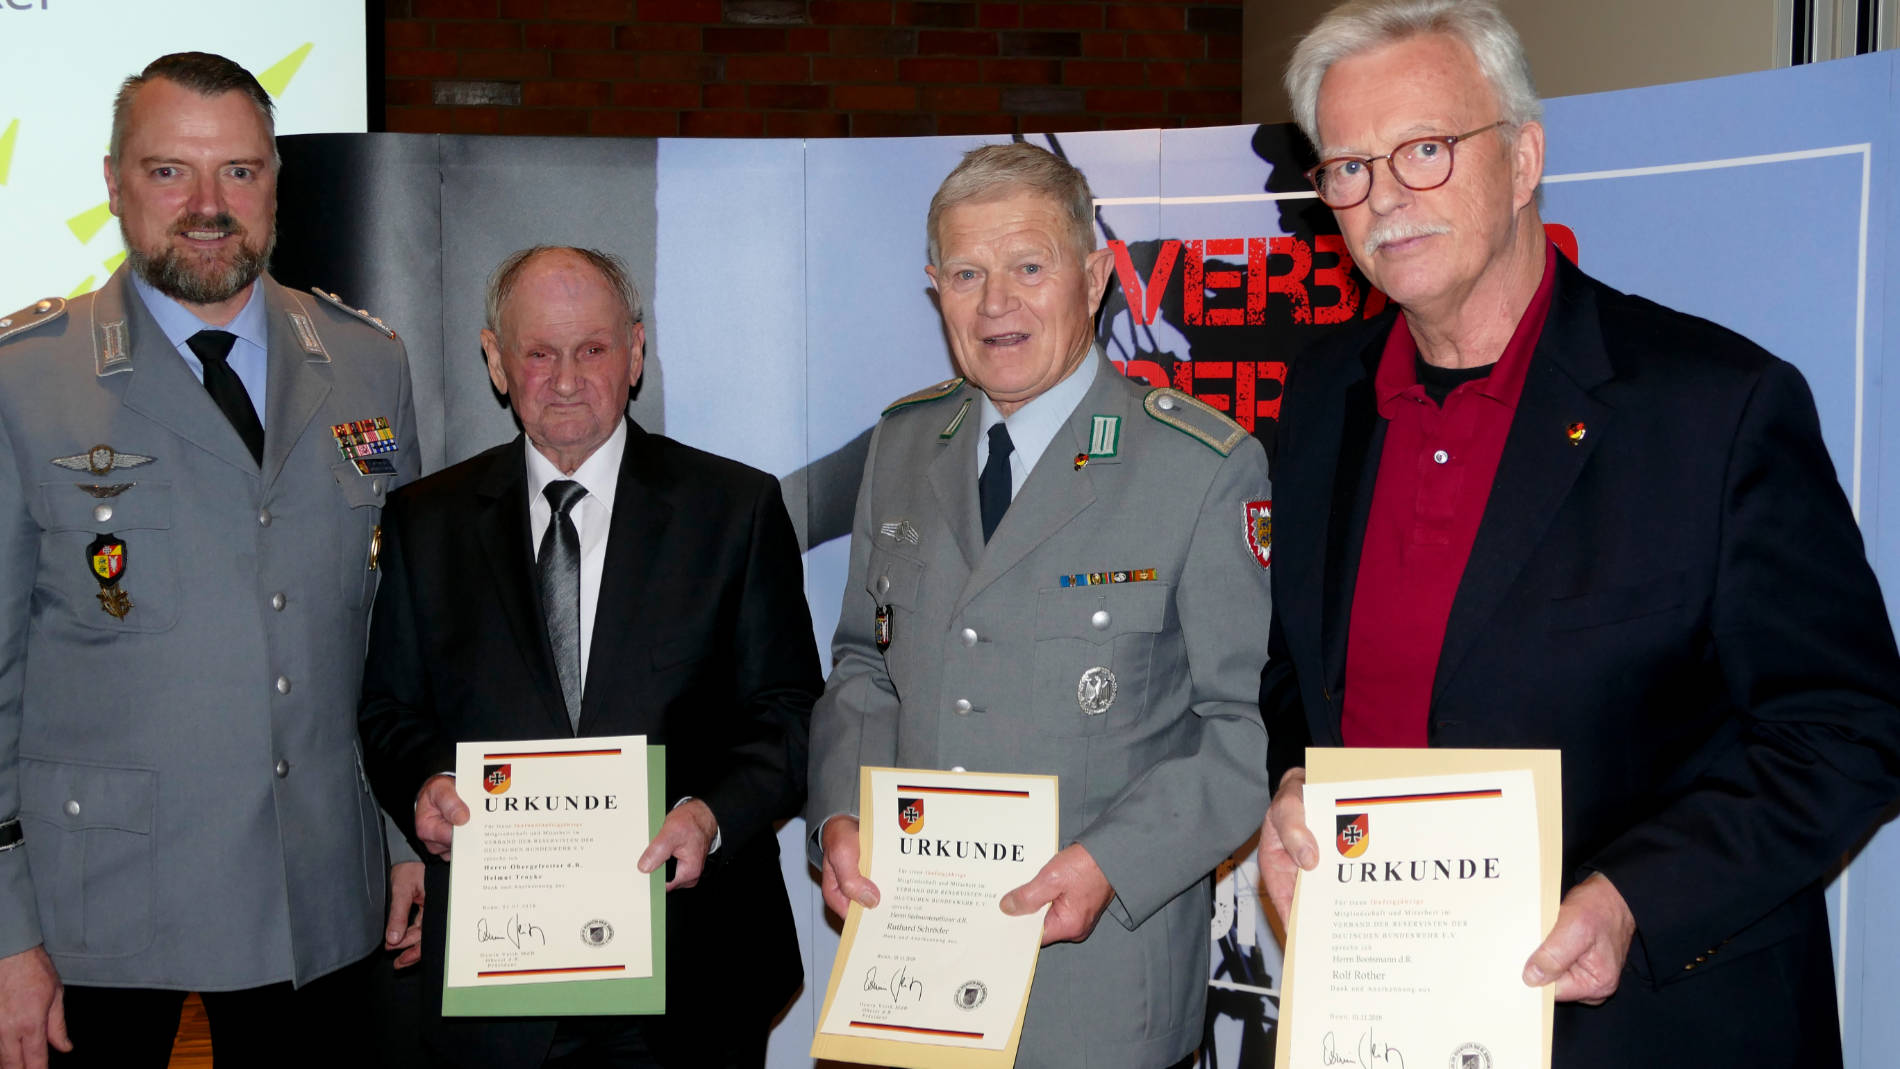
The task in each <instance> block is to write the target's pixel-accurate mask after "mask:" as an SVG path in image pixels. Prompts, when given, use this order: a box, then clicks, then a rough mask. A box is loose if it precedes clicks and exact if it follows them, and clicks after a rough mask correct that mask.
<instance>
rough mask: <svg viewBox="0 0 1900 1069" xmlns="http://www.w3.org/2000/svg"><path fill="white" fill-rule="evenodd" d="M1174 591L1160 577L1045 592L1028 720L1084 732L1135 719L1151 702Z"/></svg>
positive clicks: (1039, 603)
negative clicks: (1158, 647)
mask: <svg viewBox="0 0 1900 1069" xmlns="http://www.w3.org/2000/svg"><path fill="white" fill-rule="evenodd" d="M1171 591H1172V587H1171V586H1170V584H1167V583H1162V582H1146V583H1111V584H1108V585H1105V586H1082V587H1065V588H1056V589H1047V590H1042V591H1039V592H1038V593H1037V595H1036V651H1035V683H1034V689H1033V691H1032V693H1033V695H1034V699H1033V702H1032V705H1033V709H1034V714H1033V716H1032V718H1031V720H1030V727H1031V728H1032V729H1033V730H1035V731H1038V732H1041V733H1044V734H1048V735H1058V736H1081V735H1105V734H1112V733H1114V732H1116V731H1120V730H1123V729H1124V728H1127V727H1128V726H1130V725H1132V724H1134V723H1135V722H1136V721H1137V720H1138V719H1139V718H1140V717H1141V716H1142V715H1143V713H1144V712H1145V711H1146V710H1147V707H1148V697H1149V695H1148V691H1149V687H1150V684H1151V682H1152V672H1151V667H1152V662H1153V659H1154V647H1155V636H1156V635H1158V634H1160V632H1161V631H1162V630H1163V628H1165V627H1166V626H1167V619H1168V600H1169V595H1170V593H1171Z"/></svg>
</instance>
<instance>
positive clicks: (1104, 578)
mask: <svg viewBox="0 0 1900 1069" xmlns="http://www.w3.org/2000/svg"><path fill="white" fill-rule="evenodd" d="M928 231H929V238H930V265H929V266H928V267H926V268H925V271H926V273H927V274H928V275H929V276H930V279H931V281H932V283H933V284H934V285H935V287H936V290H937V295H938V298H939V302H940V304H941V308H942V312H943V319H944V325H945V333H946V334H947V335H948V336H949V339H950V347H951V351H952V353H953V354H954V356H955V358H956V363H957V366H958V369H959V370H960V371H962V373H963V376H964V377H962V378H956V379H952V380H950V381H948V382H945V383H941V384H939V385H937V386H935V387H932V388H930V389H927V390H923V391H920V392H919V393H916V394H912V395H911V396H909V397H906V398H904V399H902V400H900V401H898V402H897V403H896V404H893V405H892V406H891V407H890V408H888V409H886V410H885V413H884V418H883V420H882V421H881V422H880V423H879V424H878V426H877V428H876V430H875V432H874V433H873V437H872V440H871V451H870V458H869V460H868V461H867V463H866V466H865V471H864V480H863V484H862V487H861V488H860V490H859V493H858V505H857V516H856V520H855V522H854V525H853V529H852V535H851V568H850V576H849V579H848V581H847V583H846V587H845V595H844V606H843V609H842V612H841V613H840V616H839V622H838V631H837V635H836V637H835V638H834V639H833V642H832V656H833V659H834V662H835V668H834V669H833V671H832V674H831V678H830V679H829V680H828V681H827V684H826V688H825V694H824V697H823V698H821V699H820V700H819V703H818V705H817V708H816V709H815V710H814V712H813V719H812V773H811V782H810V792H811V798H810V802H809V804H808V806H807V808H806V817H807V820H808V821H809V823H810V825H811V826H812V827H813V828H815V829H818V831H817V832H815V833H814V842H813V843H812V847H813V857H812V860H813V863H814V864H815V865H817V866H818V867H819V868H820V870H821V874H822V875H821V879H822V883H823V887H824V893H825V901H826V903H827V904H828V905H829V906H830V907H831V908H832V909H833V910H834V911H836V912H838V913H839V914H840V915H843V914H844V912H845V910H846V908H847V906H848V904H849V902H851V901H857V902H860V903H862V904H863V905H865V906H866V907H868V908H876V906H877V903H878V899H879V895H878V889H877V888H876V887H874V886H873V885H872V884H871V881H869V880H868V879H865V878H864V877H863V876H862V875H861V874H860V873H859V871H858V860H859V842H858V821H857V813H858V811H859V809H858V804H859V799H858V769H859V767H860V766H862V765H895V766H901V767H913V768H948V769H953V770H958V771H960V770H963V769H966V768H967V769H968V770H969V771H972V772H1033V773H1053V774H1055V775H1057V776H1058V777H1059V780H1060V794H1061V800H1060V804H1061V813H1060V828H1059V833H1060V841H1061V843H1062V844H1063V846H1062V849H1061V850H1060V851H1059V852H1058V853H1057V854H1056V855H1055V857H1054V858H1052V859H1050V861H1049V862H1048V864H1046V865H1045V866H1044V867H1043V869H1042V871H1041V872H1040V873H1039V874H1038V875H1037V876H1036V877H1035V878H1034V879H1032V880H1031V881H1030V882H1029V883H1027V884H1025V885H1023V886H1022V887H1019V888H1017V889H1015V890H1013V891H1011V892H1010V893H1009V894H1008V895H1006V896H1004V898H1003V901H1002V903H1001V905H1002V908H1003V909H1004V910H1005V912H1009V913H1013V914H1023V913H1031V912H1034V911H1035V910H1037V909H1040V908H1041V907H1042V906H1044V905H1045V904H1046V905H1048V906H1049V912H1048V914H1047V915H1046V917H1045V918H1044V920H1043V941H1044V944H1045V947H1044V950H1043V952H1042V955H1041V957H1040V959H1039V960H1038V962H1037V966H1036V979H1035V985H1034V989H1033V992H1032V994H1031V996H1030V1000H1029V1011H1028V1016H1027V1017H1026V1019H1025V1022H1024V1029H1023V1038H1022V1044H1021V1047H1020V1048H1019V1055H1018V1060H1017V1065H1019V1066H1022V1067H1024V1069H1032V1067H1049V1066H1112V1067H1117V1069H1120V1067H1129V1069H1163V1067H1166V1066H1173V1065H1177V1064H1182V1063H1184V1061H1185V1060H1189V1059H1191V1058H1192V1055H1193V1051H1194V1047H1195V1044H1196V1043H1197V1042H1198V1040H1199V1038H1200V1035H1201V1024H1202V1010H1203V1007H1204V1005H1205V1000H1206V991H1207V975H1208V974H1207V955H1208V936H1207V932H1208V923H1209V919H1210V909H1211V903H1210V898H1209V894H1208V889H1207V877H1208V873H1209V871H1210V870H1211V869H1212V868H1213V867H1214V866H1215V864H1217V863H1218V862H1219V861H1220V859H1221V858H1223V857H1225V856H1226V855H1227V854H1228V852H1229V851H1231V850H1233V849H1234V848H1235V847H1237V846H1239V845H1240V844H1241V842H1242V841H1244V840H1245V839H1246V838H1247V836H1248V835H1249V833H1251V831H1252V830H1253V829H1252V828H1251V827H1250V826H1249V823H1250V822H1249V821H1248V819H1247V817H1248V814H1251V813H1254V812H1256V811H1258V809H1259V807H1260V806H1261V805H1262V804H1263V802H1264V801H1265V799H1266V797H1267V782H1266V777H1265V775H1264V774H1263V772H1262V765H1261V762H1262V761H1263V760H1264V759H1265V754H1266V732H1265V730H1264V729H1263V728H1262V726H1261V723H1260V713H1259V708H1258V707H1257V705H1256V701H1257V695H1258V689H1259V687H1258V684H1259V668H1260V665H1261V663H1262V662H1263V661H1264V660H1265V658H1266V642H1265V636H1264V633H1263V632H1264V629H1263V628H1262V627H1261V622H1262V621H1263V620H1265V619H1266V618H1267V612H1268V595H1267V567H1268V564H1269V562H1270V559H1271V558H1270V539H1271V527H1270V523H1271V508H1272V506H1271V502H1270V501H1269V490H1268V484H1267V463H1266V456H1265V453H1264V452H1263V451H1262V449H1261V447H1260V444H1259V443H1258V442H1256V441H1255V440H1253V439H1252V438H1250V437H1248V435H1247V434H1246V432H1245V431H1243V430H1242V429H1241V428H1240V427H1239V426H1238V425H1236V424H1235V423H1234V422H1233V421H1231V420H1229V419H1228V418H1226V417H1225V416H1223V415H1221V414H1220V413H1219V412H1216V411H1214V410H1213V409H1211V408H1209V407H1207V406H1206V405H1204V404H1202V403H1201V402H1199V401H1197V400H1195V399H1194V398H1192V397H1189V396H1187V395H1186V394H1183V393H1180V392H1177V391H1175V390H1170V389H1148V388H1146V387H1144V386H1140V385H1138V384H1136V383H1134V382H1131V381H1129V380H1128V379H1126V378H1124V377H1123V376H1122V375H1121V374H1120V373H1119V372H1118V371H1117V370H1116V368H1115V366H1114V365H1113V364H1110V363H1109V362H1108V361H1107V360H1106V359H1105V358H1104V357H1103V356H1102V355H1101V353H1100V352H1099V351H1098V350H1096V349H1095V348H1094V346H1093V344H1092V341H1093V337H1094V316H1095V312H1096V309H1097V308H1098V307H1099V305H1100V303H1101V298H1102V293H1103V290H1104V287H1105V286H1106V285H1107V283H1108V276H1109V272H1110V253H1109V252H1108V250H1106V249H1096V248H1095V229H1094V209H1093V203H1092V199H1091V196H1090V193H1089V189H1088V183H1087V180H1086V179H1084V178H1083V176H1082V175H1081V173H1080V172H1078V171H1076V170H1075V169H1074V168H1073V167H1071V166H1069V164H1067V163H1066V162H1064V161H1063V160H1061V159H1059V158H1057V157H1055V156H1054V155H1051V154H1050V153H1048V152H1046V151H1044V150H1042V149H1039V148H1036V147H1034V146H1031V145H1026V144H1011V145H992V146H987V147H984V148H980V149H977V150H975V151H973V152H971V153H969V154H968V155H967V156H966V157H965V158H964V160H963V162H962V164H960V165H959V166H958V167H957V169H956V170H954V171H953V172H951V174H950V176H949V177H948V178H947V179H945V181H944V183H943V186H942V187H941V188H940V189H939V190H938V192H937V195H936V197H935V198H934V199H933V200H932V202H931V206H930V216H929V224H928ZM1104 914H1106V915H1107V920H1106V921H1105V922H1104V921H1103V915H1104ZM1098 922H1101V923H1098Z"/></svg>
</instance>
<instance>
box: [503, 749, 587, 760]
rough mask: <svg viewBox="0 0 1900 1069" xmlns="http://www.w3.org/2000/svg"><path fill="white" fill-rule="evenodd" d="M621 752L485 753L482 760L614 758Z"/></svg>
mask: <svg viewBox="0 0 1900 1069" xmlns="http://www.w3.org/2000/svg"><path fill="white" fill-rule="evenodd" d="M619 752H620V751H619V750H546V751H542V752H538V753H485V754H483V755H482V760H484V761H499V760H501V759H503V758H513V759H515V760H517V761H519V760H522V759H524V758H529V757H612V756H614V755H615V754H617V753H619Z"/></svg>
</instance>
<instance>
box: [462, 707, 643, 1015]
mask: <svg viewBox="0 0 1900 1069" xmlns="http://www.w3.org/2000/svg"><path fill="white" fill-rule="evenodd" d="M658 750H659V748H658V747H654V748H652V752H650V751H649V748H648V746H647V745H646V738H645V736H640V735H630V736H618V737H598V738H580V739H575V738H566V739H542V740H534V741H509V742H501V743H461V744H459V745H457V747H456V783H457V790H458V792H459V793H460V794H461V797H462V801H463V802H464V803H466V804H467V805H468V807H469V821H468V823H466V824H464V825H462V826H460V827H458V828H456V829H455V839H454V846H453V851H452V854H453V859H452V861H451V863H450V866H449V903H448V907H449V908H448V918H447V921H446V928H447V934H448V952H447V953H448V957H447V961H446V963H445V964H446V968H445V976H444V983H443V1002H444V1010H443V1012H444V1013H445V1014H452V1013H474V1014H481V1015H492V1014H505V1013H531V1014H534V1013H549V1012H554V1013H638V1012H658V1011H657V1010H655V1009H654V1008H652V1007H650V1006H646V1007H643V1006H641V1005H639V1004H638V1003H639V1002H641V1001H642V1000H641V999H639V998H636V997H634V996H636V994H637V993H638V992H640V991H642V990H650V988H651V987H652V986H653V985H652V981H653V979H654V978H656V973H657V972H658V970H656V968H655V964H656V962H657V961H658V960H660V955H661V954H662V953H663V945H661V946H656V943H657V942H658V940H656V938H655V925H654V912H655V905H656V899H657V900H659V902H660V903H661V904H663V901H664V899H663V892H660V891H656V890H655V886H654V884H655V881H656V880H657V879H659V878H660V877H659V875H658V874H657V873H656V874H653V875H648V874H644V873H641V872H640V871H639V870H638V869H637V868H636V867H635V863H636V862H637V861H638V859H639V857H640V853H641V851H642V850H643V849H644V848H645V847H646V844H647V842H648V841H649V840H650V839H651V837H652V830H653V827H652V822H653V820H654V819H656V817H657V813H656V812H655V810H656V809H657V806H656V804H655V802H654V800H653V798H652V797H651V787H652V786H653V784H651V783H650V782H649V781H650V780H651V779H652V778H654V777H653V776H651V775H650V774H649V773H650V769H649V765H650V761H651V757H652V756H653V755H654V754H656V753H657V752H658ZM660 767H661V769H663V768H664V766H663V765H661V766H660ZM589 981H644V982H640V983H623V984H602V983H589ZM491 991H492V992H493V993H494V995H495V996H504V997H505V1001H501V1000H499V999H498V998H497V997H483V995H485V994H487V993H488V992H491ZM524 993H526V995H525V996H524ZM616 996H617V997H616ZM659 1008H660V1009H663V1008H664V1003H663V1001H662V1003H661V1005H660V1007H659Z"/></svg>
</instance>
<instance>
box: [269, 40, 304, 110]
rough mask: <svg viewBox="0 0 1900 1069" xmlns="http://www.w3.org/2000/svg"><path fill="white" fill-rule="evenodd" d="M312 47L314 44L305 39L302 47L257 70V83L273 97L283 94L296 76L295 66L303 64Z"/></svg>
mask: <svg viewBox="0 0 1900 1069" xmlns="http://www.w3.org/2000/svg"><path fill="white" fill-rule="evenodd" d="M313 47H315V46H314V44H313V43H312V42H309V41H306V42H304V46H303V47H302V48H299V49H297V50H296V51H295V52H292V53H291V54H290V55H288V56H285V57H284V58H283V59H280V60H278V61H277V62H275V63H273V64H271V65H270V66H269V67H266V68H265V69H263V70H261V71H259V72H258V74H257V84H259V85H261V86H263V87H264V92H266V93H269V94H270V95H271V96H273V97H280V96H283V95H284V90H286V89H288V88H290V80H291V79H292V78H295V77H296V76H297V68H299V67H302V66H303V61H304V60H305V58H307V57H308V56H309V55H310V49H311V48H313Z"/></svg>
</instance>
